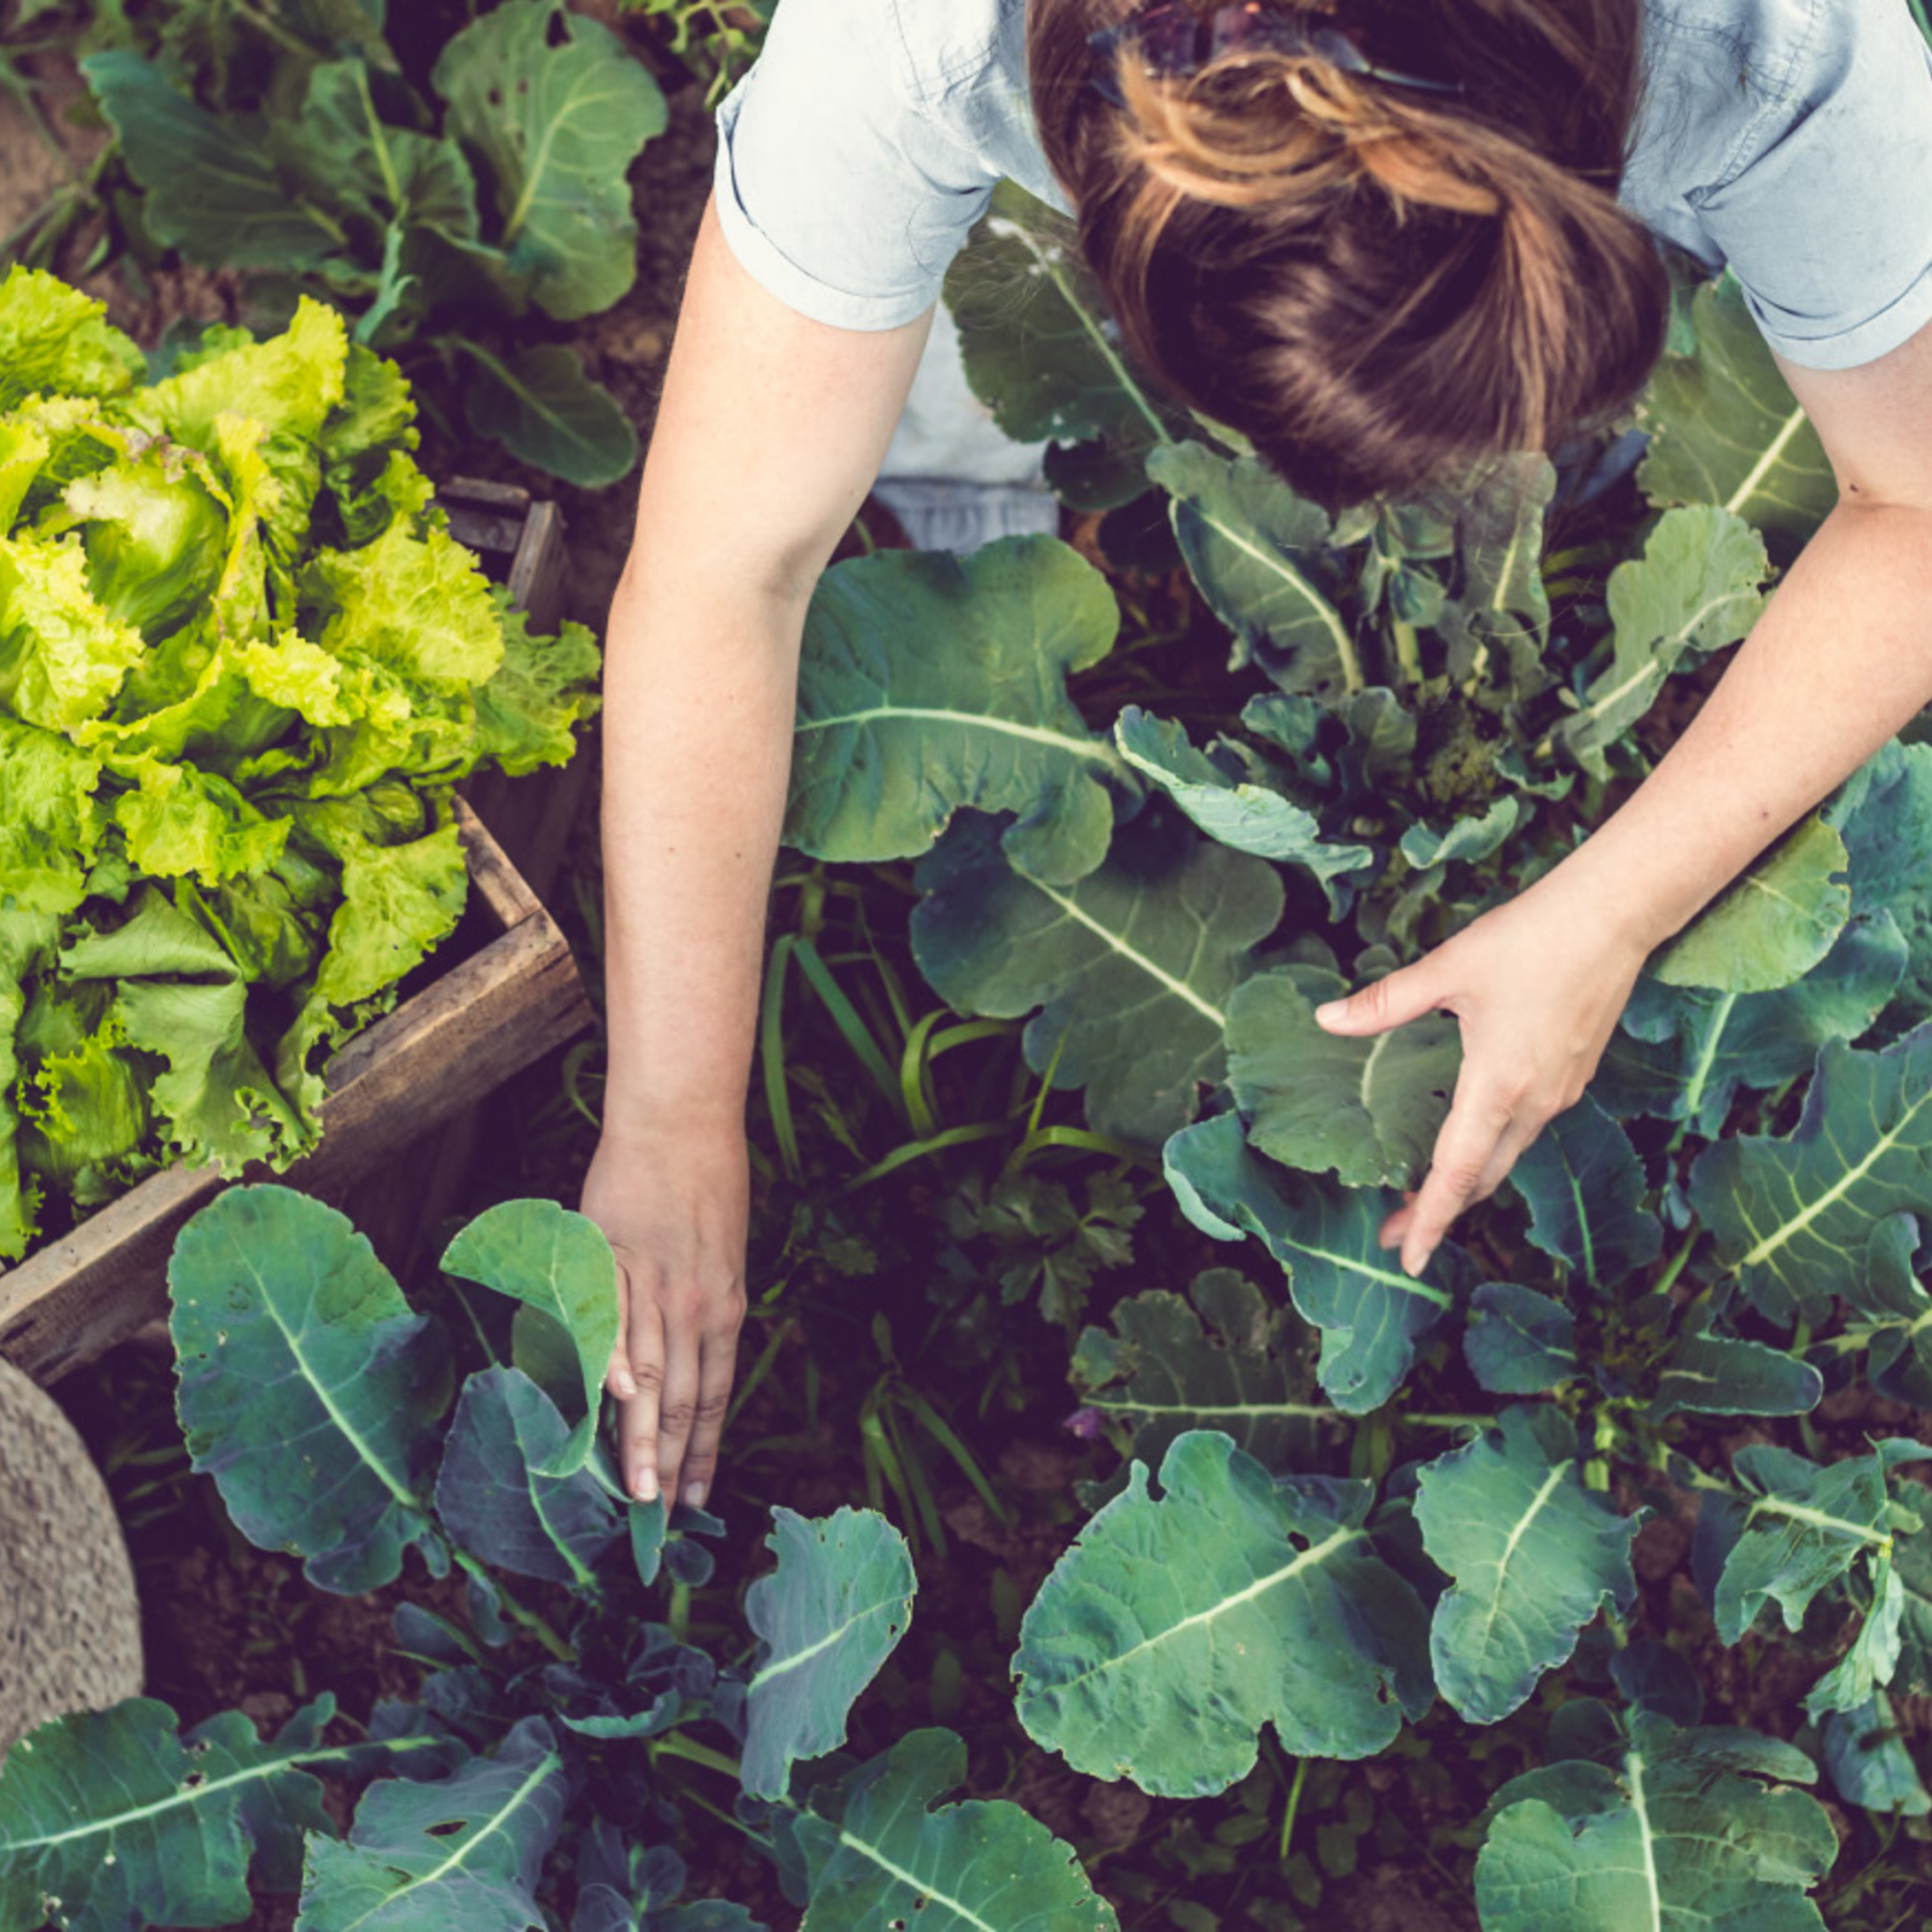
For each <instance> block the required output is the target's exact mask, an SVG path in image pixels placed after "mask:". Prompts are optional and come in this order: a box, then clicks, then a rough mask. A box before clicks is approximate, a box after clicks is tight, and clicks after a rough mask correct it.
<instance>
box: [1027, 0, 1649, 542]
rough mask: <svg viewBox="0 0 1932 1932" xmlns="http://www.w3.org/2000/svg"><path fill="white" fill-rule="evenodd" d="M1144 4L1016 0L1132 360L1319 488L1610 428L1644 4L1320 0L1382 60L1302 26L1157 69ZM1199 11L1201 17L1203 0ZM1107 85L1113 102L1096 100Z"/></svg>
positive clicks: (1626, 361)
mask: <svg viewBox="0 0 1932 1932" xmlns="http://www.w3.org/2000/svg"><path fill="white" fill-rule="evenodd" d="M1139 11H1140V8H1139V6H1138V5H1137V4H1136V0H1031V20H1030V26H1029V58H1030V64H1031V68H1032V96H1033V105H1034V112H1035V114H1036V116H1037V118H1038V121H1039V124H1040V136H1041V139H1042V142H1043V144H1044V145H1045V148H1046V152H1047V156H1048V160H1049V161H1050V162H1051V163H1052V165H1053V167H1054V171H1055V173H1056V175H1058V176H1059V177H1060V180H1061V182H1062V183H1063V185H1064V186H1065V188H1066V191H1067V192H1068V194H1069V196H1070V197H1071V200H1072V202H1073V206H1074V207H1075V209H1076V210H1077V211H1078V214H1079V229H1080V238H1081V245H1082V249H1083V253H1085V255H1086V257H1087V261H1088V262H1089V264H1090V265H1091V266H1092V268H1093V269H1094V271H1095V274H1096V275H1097V276H1098V277H1099V278H1100V280H1101V283H1102V286H1103V287H1104V289H1105V290H1106V292H1107V296H1108V299H1109V301H1110V304H1111V306H1112V308H1113V310H1114V313H1115V314H1116V316H1118V319H1119V321H1120V323H1121V326H1122V328H1123V330H1124V331H1126V337H1127V339H1128V341H1129V344H1130V345H1131V347H1133V350H1134V352H1135V354H1137V355H1138V356H1139V357H1140V358H1141V361H1142V362H1145V363H1146V364H1147V366H1148V367H1149V369H1151V370H1153V371H1154V373H1155V374H1156V375H1157V377H1159V378H1160V379H1161V380H1162V381H1164V382H1165V383H1166V384H1167V385H1168V386H1170V387H1171V388H1172V390H1173V391H1174V392H1175V393H1177V394H1178V395H1180V396H1181V397H1182V398H1184V399H1185V400H1187V401H1188V402H1190V403H1192V404H1193V405H1194V406H1195V407H1196V408H1198V409H1202V410H1203V411H1204V412H1205V413H1206V414H1208V415H1210V416H1211V417H1216V418H1218V419H1219V420H1220V421H1222V422H1225V423H1227V424H1228V425H1231V426H1232V427H1234V428H1235V429H1237V430H1239V431H1240V432H1242V433H1243V434H1244V435H1246V436H1247V437H1248V438H1250V440H1251V441H1252V442H1253V443H1254V444H1255V446H1256V448H1258V450H1259V452H1260V453H1261V454H1262V456H1265V457H1266V459H1267V460H1268V461H1269V462H1270V463H1271V464H1274V467H1275V468H1276V469H1277V470H1279V471H1281V472H1282V475H1283V476H1284V477H1286V478H1287V479H1288V480H1289V482H1290V483H1291V484H1292V485H1293V486H1294V487H1296V488H1297V490H1299V491H1300V492H1301V493H1302V494H1303V495H1308V496H1312V497H1313V498H1315V499H1316V500H1317V501H1319V502H1324V503H1326V504H1328V507H1330V508H1331V509H1333V508H1336V507H1339V506H1340V505H1342V504H1344V503H1350V502H1360V501H1364V500H1366V499H1367V498H1369V497H1372V496H1384V497H1402V496H1405V495H1412V494H1414V493H1417V492H1419V491H1421V490H1422V489H1423V488H1425V487H1428V486H1430V485H1431V484H1434V483H1437V482H1440V481H1443V480H1445V479H1448V478H1450V477H1451V476H1453V475H1454V474H1456V473H1457V472H1459V471H1464V470H1466V469H1467V468H1468V465H1470V464H1473V463H1476V462H1477V461H1479V460H1481V459H1483V458H1484V457H1486V456H1494V455H1499V454H1501V453H1503V452H1506V451H1510V450H1517V449H1530V448H1552V447H1554V444H1555V443H1556V442H1557V441H1558V440H1561V439H1562V438H1563V437H1565V436H1567V435H1569V434H1570V433H1573V432H1578V431H1579V430H1585V429H1588V428H1592V427H1594V426H1597V425H1601V423H1603V422H1605V421H1606V420H1608V419H1609V417H1612V416H1614V415H1615V414H1616V412H1617V411H1618V410H1620V409H1622V408H1623V407H1624V406H1625V405H1626V404H1627V403H1628V402H1629V401H1630V400H1631V399H1632V396H1633V395H1634V394H1635V393H1636V392H1637V390H1638V389H1639V388H1640V386H1641V385H1642V383H1643V380H1644V378H1645V376H1646V375H1647V374H1648V370H1649V369H1650V367H1651V365H1652V364H1653V363H1654V362H1655V360H1656V357H1657V355H1658V354H1659V353H1660V351H1661V350H1662V347H1663V338H1664V331H1665V328H1666V326H1667V321H1668V312H1669V303H1670V290H1669V282H1668V277H1667V276H1666V274H1665V272H1664V269H1663V264H1662V261H1660V259H1659V257H1658V255H1657V253H1656V249H1655V245H1654V244H1653V243H1652V241H1651V239H1650V237H1649V234H1648V231H1647V230H1645V228H1644V227H1643V226H1642V224H1641V223H1640V222H1639V221H1638V220H1637V219H1636V218H1635V217H1634V216H1633V215H1632V214H1629V213H1628V212H1626V211H1625V210H1624V209H1623V208H1622V207H1620V206H1618V204H1617V202H1616V184H1617V182H1618V179H1619V177H1620V176H1621V174H1622V171H1623V166H1624V159H1625V156H1626V153H1627V149H1628V144H1629V141H1630V138H1631V133H1632V124H1633V122H1634V121H1635V118H1636V113H1637V110H1638V107H1639V105H1640V87H1641V41H1640V35H1641V20H1642V0H1330V4H1317V5H1316V6H1314V7H1313V8H1309V9H1305V10H1304V11H1305V12H1318V13H1320V14H1322V15H1325V16H1327V17H1328V19H1329V20H1331V21H1332V22H1333V24H1334V25H1335V26H1336V27H1339V28H1343V29H1344V30H1345V31H1346V33H1347V34H1348V35H1349V36H1350V38H1351V39H1352V41H1353V42H1354V43H1356V44H1357V45H1359V47H1360V48H1361V49H1362V51H1364V52H1365V53H1366V54H1367V57H1368V58H1369V59H1370V60H1371V61H1372V62H1374V63H1375V64H1376V65H1378V66H1389V67H1392V68H1397V69H1400V70H1403V71H1405V72H1407V73H1410V74H1417V75H1423V76H1430V77H1435V78H1439V79H1442V80H1446V81H1455V82H1461V83H1462V86H1463V91H1462V92H1461V93H1460V94H1449V93H1441V92H1432V91H1425V90H1422V89H1420V88H1414V87H1408V86H1403V85H1401V84H1398V83H1396V82H1390V81H1384V80H1379V79H1375V78H1373V77H1371V76H1368V75H1365V74H1354V73H1351V72H1348V71H1346V70H1345V69H1344V67H1343V66H1340V65H1337V64H1336V63H1335V62H1332V61H1329V60H1328V59H1325V58H1321V57H1320V56H1319V55H1317V54H1315V53H1313V52H1312V51H1290V50H1291V48H1292V44H1293V42H1292V36H1289V35H1282V36H1279V40H1278V43H1276V42H1271V43H1260V44H1258V43H1253V42H1252V41H1250V42H1249V43H1246V44H1243V45H1240V46H1237V47H1235V48H1234V49H1232V50H1231V51H1228V52H1227V53H1225V54H1223V55H1222V56H1220V57H1219V58H1212V59H1210V60H1209V61H1208V62H1207V64H1206V65H1204V66H1202V67H1201V68H1200V69H1199V70H1198V71H1197V72H1196V73H1194V74H1172V75H1156V74H1149V72H1148V71H1147V69H1148V66H1149V60H1148V58H1147V56H1146V54H1145V53H1144V52H1143V51H1141V50H1140V49H1139V47H1138V46H1137V43H1136V40H1135V38H1134V36H1133V34H1132V32H1131V30H1130V31H1129V33H1128V34H1127V35H1126V36H1124V37H1123V38H1122V40H1121V41H1120V43H1119V44H1118V50H1117V51H1114V52H1110V53H1106V54H1102V53H1100V52H1097V51H1095V48H1094V47H1093V46H1092V45H1091V44H1090V37H1091V36H1092V35H1095V33H1096V32H1099V31H1101V30H1102V29H1105V28H1110V27H1122V26H1124V25H1126V24H1127V23H1129V22H1130V21H1131V20H1132V19H1133V17H1134V16H1135V15H1136V13H1137V12H1139ZM1197 11H1198V12H1200V13H1201V15H1202V17H1203V18H1204V19H1207V18H1209V17H1211V16H1212V15H1213V14H1214V13H1215V12H1217V11H1218V10H1217V9H1216V7H1215V6H1213V5H1212V4H1206V0H1204V4H1202V5H1201V6H1200V7H1199V8H1198V9H1197ZM1096 80H1099V81H1101V82H1103V83H1105V82H1111V84H1112V87H1113V88H1114V90H1117V91H1118V95H1119V101H1118V103H1117V102H1115V101H1113V100H1110V98H1109V97H1108V96H1107V92H1106V91H1105V90H1104V86H1096V85H1095V84H1094V83H1095V81H1096Z"/></svg>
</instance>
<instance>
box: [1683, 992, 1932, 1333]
mask: <svg viewBox="0 0 1932 1932" xmlns="http://www.w3.org/2000/svg"><path fill="white" fill-rule="evenodd" d="M1928 1160H1932V1023H1928V1024H1925V1025H1921V1026H1919V1027H1916V1028H1914V1029H1913V1032H1910V1033H1907V1034H1906V1035H1905V1038H1904V1039H1902V1040H1896V1041H1894V1042H1893V1044H1892V1045H1890V1046H1889V1047H1887V1048H1884V1049H1883V1050H1882V1051H1881V1052H1878V1053H1861V1052H1859V1051H1858V1049H1857V1048H1853V1047H1847V1046H1845V1045H1844V1044H1843V1043H1842V1041H1838V1040H1829V1041H1827V1043H1826V1045H1825V1046H1824V1047H1823V1048H1822V1049H1821V1050H1820V1051H1819V1056H1818V1071H1817V1072H1816V1073H1815V1074H1814V1075H1813V1077H1812V1079H1811V1086H1810V1087H1809V1088H1808V1089H1807V1091H1806V1093H1805V1096H1804V1110H1803V1113H1802V1114H1800V1116H1799V1117H1798V1124H1797V1126H1796V1127H1794V1128H1793V1129H1792V1131H1791V1132H1790V1133H1788V1134H1787V1135H1785V1136H1784V1137H1783V1138H1781V1139H1780V1138H1777V1137H1774V1136H1772V1135H1768V1134H1745V1135H1740V1136H1738V1137H1737V1138H1735V1139H1733V1140H1727V1141H1715V1142H1713V1143H1712V1144H1711V1145H1710V1147H1707V1148H1706V1149H1704V1151H1703V1152H1702V1154H1701V1155H1700V1156H1699V1157H1698V1159H1697V1164H1696V1165H1695V1166H1694V1167H1693V1168H1692V1170H1691V1179H1690V1197H1691V1204H1692V1205H1693V1206H1694V1208H1695V1209H1696V1211H1697V1212H1698V1213H1699V1215H1700V1216H1702V1219H1703V1221H1704V1223H1705V1225H1706V1226H1707V1227H1710V1228H1711V1229H1712V1230H1713V1231H1714V1232H1715V1233H1716V1234H1717V1235H1718V1240H1719V1242H1720V1243H1721V1245H1722V1252H1723V1258H1724V1261H1725V1263H1726V1266H1727V1267H1728V1268H1729V1269H1730V1270H1731V1271H1732V1272H1733V1273H1734V1274H1736V1275H1737V1276H1738V1277H1739V1278H1740V1280H1741V1282H1742V1283H1743V1286H1744V1288H1745V1289H1746V1291H1747V1292H1748V1293H1749V1295H1750V1296H1751V1297H1752V1298H1753V1299H1754V1300H1755V1301H1756V1302H1757V1305H1759V1307H1761V1308H1762V1309H1764V1310H1765V1313H1767V1314H1770V1315H1772V1317H1773V1318H1774V1319H1780V1320H1783V1319H1787V1318H1788V1316H1789V1315H1790V1314H1791V1313H1794V1312H1796V1313H1802V1314H1803V1316H1804V1317H1805V1319H1807V1320H1816V1319H1817V1318H1818V1317H1819V1315H1821V1314H1822V1313H1824V1311H1825V1310H1826V1309H1827V1308H1828V1307H1829V1305H1830V1302H1831V1297H1833V1296H1834V1295H1836V1294H1841V1293H1850V1294H1853V1295H1856V1294H1858V1292H1859V1282H1860V1278H1861V1272H1862V1268H1863V1264H1864V1260H1865V1255H1866V1243H1868V1242H1869V1240H1870V1238H1871V1235H1872V1231H1873V1228H1874V1226H1875V1225H1876V1224H1877V1223H1878V1222H1879V1221H1880V1220H1881V1219H1884V1217H1885V1216H1887V1215H1889V1214H1891V1213H1894V1212H1896V1211H1897V1210H1899V1209H1901V1208H1909V1209H1912V1210H1913V1211H1916V1212H1924V1211H1927V1210H1928V1209H1932V1165H1928Z"/></svg>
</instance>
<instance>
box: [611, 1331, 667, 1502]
mask: <svg viewBox="0 0 1932 1932" xmlns="http://www.w3.org/2000/svg"><path fill="white" fill-rule="evenodd" d="M630 1369H631V1379H632V1380H633V1381H634V1382H635V1383H636V1384H637V1393H636V1394H635V1396H633V1397H632V1398H631V1399H630V1400H629V1401H628V1402H627V1403H625V1405H624V1406H623V1409H622V1412H621V1414H620V1419H619V1428H620V1429H621V1430H622V1431H623V1440H624V1487H625V1488H626V1489H627V1491H628V1492H630V1493H631V1494H632V1495H633V1496H635V1497H636V1499H637V1500H638V1501H639V1502H644V1503H648V1502H649V1501H650V1500H651V1499H652V1497H654V1496H655V1495H657V1493H658V1402H659V1398H660V1397H661V1396H662V1394H663V1392H664V1323H663V1320H662V1318H661V1317H660V1316H659V1314H658V1305H657V1304H656V1302H654V1301H646V1302H645V1303H644V1304H643V1305H642V1307H638V1306H633V1308H632V1310H631V1320H630Z"/></svg>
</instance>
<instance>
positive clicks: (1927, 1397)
mask: <svg viewBox="0 0 1932 1932" xmlns="http://www.w3.org/2000/svg"><path fill="white" fill-rule="evenodd" d="M1918 1247H1919V1222H1918V1217H1917V1216H1916V1215H1913V1214H1907V1213H1905V1212H1900V1213H1897V1214H1891V1215H1888V1216H1887V1217H1886V1218H1885V1219H1883V1220H1882V1221H1881V1222H1880V1223H1879V1224H1878V1226H1877V1227H1874V1229H1873V1230H1872V1238H1871V1240H1870V1241H1868V1242H1867V1243H1866V1244H1865V1269H1864V1275H1863V1279H1862V1280H1858V1279H1853V1280H1850V1281H1848V1282H1846V1283H1845V1294H1846V1297H1847V1299H1849V1300H1850V1302H1851V1304H1852V1305H1853V1306H1854V1307H1856V1308H1857V1309H1858V1312H1859V1313H1861V1314H1863V1315H1864V1316H1866V1318H1867V1320H1868V1321H1869V1322H1870V1324H1871V1332H1870V1336H1869V1339H1868V1341H1867V1342H1866V1347H1867V1348H1868V1349H1869V1350H1870V1352H1871V1353H1870V1357H1869V1359H1868V1361H1867V1364H1866V1367H1867V1370H1868V1372H1869V1374H1870V1375H1871V1378H1872V1386H1873V1387H1874V1389H1876V1390H1877V1391H1878V1392H1879V1393H1880V1394H1881V1395H1885V1396H1889V1397H1890V1398H1892V1400H1893V1401H1895V1402H1904V1403H1906V1404H1908V1405H1910V1406H1913V1407H1914V1408H1925V1407H1928V1406H1932V1295H1928V1294H1927V1292H1926V1289H1925V1284H1924V1283H1923V1282H1921V1281H1920V1279H1919V1270H1918V1266H1917V1258H1918Z"/></svg>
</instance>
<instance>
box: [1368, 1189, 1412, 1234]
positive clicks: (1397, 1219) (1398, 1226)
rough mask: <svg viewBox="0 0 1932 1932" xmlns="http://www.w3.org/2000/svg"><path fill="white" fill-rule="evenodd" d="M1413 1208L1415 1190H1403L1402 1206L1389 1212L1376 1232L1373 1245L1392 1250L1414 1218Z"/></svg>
mask: <svg viewBox="0 0 1932 1932" xmlns="http://www.w3.org/2000/svg"><path fill="white" fill-rule="evenodd" d="M1414 1207H1415V1189H1414V1188H1403V1190H1402V1205H1401V1206H1400V1207H1398V1208H1394V1209H1391V1211H1390V1213H1389V1216H1388V1219H1386V1220H1384V1221H1383V1224H1382V1227H1380V1229H1378V1230H1377V1232H1376V1235H1375V1245H1376V1246H1377V1247H1378V1248H1392V1247H1394V1246H1395V1245H1396V1243H1398V1242H1399V1241H1400V1240H1401V1239H1402V1235H1403V1233H1404V1231H1405V1230H1406V1228H1407V1227H1408V1225H1409V1222H1410V1221H1411V1220H1412V1219H1414Z"/></svg>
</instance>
